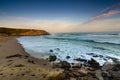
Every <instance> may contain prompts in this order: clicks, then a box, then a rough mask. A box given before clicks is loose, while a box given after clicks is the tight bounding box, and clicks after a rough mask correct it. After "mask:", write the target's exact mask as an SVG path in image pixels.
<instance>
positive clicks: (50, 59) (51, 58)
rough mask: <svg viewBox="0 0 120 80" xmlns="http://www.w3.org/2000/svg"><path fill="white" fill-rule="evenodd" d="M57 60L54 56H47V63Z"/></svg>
mask: <svg viewBox="0 0 120 80" xmlns="http://www.w3.org/2000/svg"><path fill="white" fill-rule="evenodd" d="M56 59H57V56H55V55H50V56H49V61H50V62H51V61H55V60H56Z"/></svg>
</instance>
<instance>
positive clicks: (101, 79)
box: [95, 70, 104, 80]
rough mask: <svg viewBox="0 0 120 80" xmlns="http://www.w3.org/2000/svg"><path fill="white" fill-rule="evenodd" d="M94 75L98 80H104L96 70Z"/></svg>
mask: <svg viewBox="0 0 120 80" xmlns="http://www.w3.org/2000/svg"><path fill="white" fill-rule="evenodd" d="M95 75H96V77H97V78H98V80H104V79H103V77H102V72H101V71H100V70H97V71H96V74H95Z"/></svg>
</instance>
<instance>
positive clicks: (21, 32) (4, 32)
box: [0, 28, 49, 36]
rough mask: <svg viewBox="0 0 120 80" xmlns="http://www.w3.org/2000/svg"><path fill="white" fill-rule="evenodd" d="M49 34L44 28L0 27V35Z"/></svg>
mask: <svg viewBox="0 0 120 80" xmlns="http://www.w3.org/2000/svg"><path fill="white" fill-rule="evenodd" d="M48 34H49V33H48V32H46V31H44V30H35V29H15V28H0V36H36V35H48Z"/></svg>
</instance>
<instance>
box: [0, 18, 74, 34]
mask: <svg viewBox="0 0 120 80" xmlns="http://www.w3.org/2000/svg"><path fill="white" fill-rule="evenodd" d="M0 22H1V23H0V26H1V27H11V28H28V29H44V30H47V31H48V32H51V33H56V32H71V28H72V27H71V26H74V25H75V23H71V22H67V21H62V20H30V19H26V18H23V17H14V16H9V17H8V18H6V19H5V20H0Z"/></svg>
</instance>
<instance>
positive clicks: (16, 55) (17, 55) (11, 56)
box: [6, 54, 22, 59]
mask: <svg viewBox="0 0 120 80" xmlns="http://www.w3.org/2000/svg"><path fill="white" fill-rule="evenodd" d="M13 57H19V58H21V57H22V55H21V54H14V55H10V56H7V57H6V58H7V59H8V58H13Z"/></svg>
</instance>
